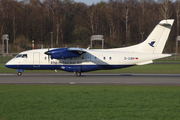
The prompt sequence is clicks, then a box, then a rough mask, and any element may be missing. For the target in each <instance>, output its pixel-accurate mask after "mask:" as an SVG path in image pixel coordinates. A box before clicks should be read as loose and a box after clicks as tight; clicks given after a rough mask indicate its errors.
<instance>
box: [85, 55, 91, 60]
mask: <svg viewBox="0 0 180 120" xmlns="http://www.w3.org/2000/svg"><path fill="white" fill-rule="evenodd" d="M86 61H87V62H90V61H91V55H90V54H89V55H87V56H86Z"/></svg>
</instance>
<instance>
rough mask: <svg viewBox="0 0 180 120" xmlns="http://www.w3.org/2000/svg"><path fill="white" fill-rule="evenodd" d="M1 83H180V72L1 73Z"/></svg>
mask: <svg viewBox="0 0 180 120" xmlns="http://www.w3.org/2000/svg"><path fill="white" fill-rule="evenodd" d="M0 84H50V85H51V84H53V85H106V84H109V85H178V86H179V85H180V74H93V73H83V74H82V76H81V77H76V76H75V75H74V74H73V73H58V74H57V73H56V74H51V73H46V74H45V73H43V74H35V73H23V75H22V76H17V75H16V74H15V73H14V74H0Z"/></svg>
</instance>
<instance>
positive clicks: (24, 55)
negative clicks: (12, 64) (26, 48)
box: [15, 54, 28, 58]
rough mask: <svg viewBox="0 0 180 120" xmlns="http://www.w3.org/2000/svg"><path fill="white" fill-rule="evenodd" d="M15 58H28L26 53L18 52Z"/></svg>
mask: <svg viewBox="0 0 180 120" xmlns="http://www.w3.org/2000/svg"><path fill="white" fill-rule="evenodd" d="M15 58H28V56H27V54H19V55H17V56H16V57H15Z"/></svg>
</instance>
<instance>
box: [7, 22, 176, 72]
mask: <svg viewBox="0 0 180 120" xmlns="http://www.w3.org/2000/svg"><path fill="white" fill-rule="evenodd" d="M173 22H174V20H173V19H167V20H162V21H160V22H159V23H158V24H157V25H156V27H155V28H154V30H153V31H152V32H151V34H150V35H149V36H148V38H147V39H146V40H145V41H144V42H142V43H140V44H137V45H133V46H130V47H124V48H115V49H101V50H99V49H83V48H71V47H70V48H52V49H35V50H28V51H24V52H21V53H20V54H18V55H17V56H16V57H15V58H13V59H11V60H10V61H9V62H7V63H6V65H5V66H6V67H8V68H13V69H17V71H18V75H19V76H20V75H21V74H22V72H23V70H64V71H68V72H74V73H75V74H76V76H81V72H88V71H93V70H104V69H105V70H106V69H119V68H125V67H130V66H134V65H145V64H150V63H153V60H155V59H159V58H164V57H168V56H171V55H170V54H162V51H163V49H164V46H165V44H166V41H167V39H168V36H169V33H170V31H171V27H172V25H173Z"/></svg>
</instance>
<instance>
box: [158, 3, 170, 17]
mask: <svg viewBox="0 0 180 120" xmlns="http://www.w3.org/2000/svg"><path fill="white" fill-rule="evenodd" d="M159 3H160V4H161V5H160V7H159V12H160V14H161V16H162V17H163V19H168V18H170V16H171V14H172V11H171V1H170V0H159Z"/></svg>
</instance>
